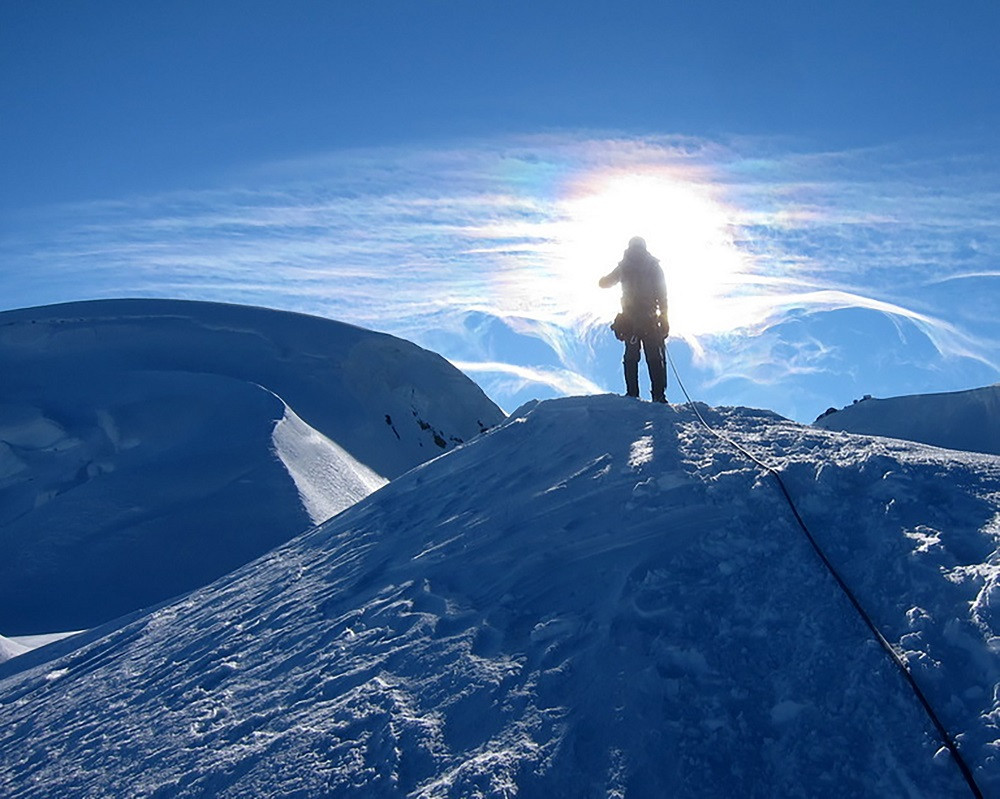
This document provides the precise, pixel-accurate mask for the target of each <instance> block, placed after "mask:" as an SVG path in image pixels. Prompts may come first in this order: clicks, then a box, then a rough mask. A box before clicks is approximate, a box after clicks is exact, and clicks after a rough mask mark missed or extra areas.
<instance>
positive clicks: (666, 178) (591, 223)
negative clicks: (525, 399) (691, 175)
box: [553, 170, 748, 340]
mask: <svg viewBox="0 0 1000 799" xmlns="http://www.w3.org/2000/svg"><path fill="white" fill-rule="evenodd" d="M559 219H560V221H559V223H558V224H557V239H558V241H556V242H553V244H554V245H555V249H556V251H555V252H554V253H553V255H554V256H555V258H556V259H557V261H558V262H559V267H558V268H559V270H560V272H562V278H563V279H564V281H565V284H566V286H567V287H570V286H571V287H572V290H571V291H570V290H569V289H567V290H568V293H569V296H568V297H567V299H568V300H569V301H570V302H571V303H573V307H574V308H575V309H576V311H577V312H578V313H580V314H581V315H586V316H587V317H589V318H590V319H591V320H592V321H593V322H595V323H596V322H600V321H604V320H607V319H609V318H611V317H613V316H614V314H615V313H616V312H617V310H618V307H619V306H618V298H619V292H618V291H607V290H602V289H599V288H598V287H597V278H598V277H600V276H601V275H603V274H606V273H607V272H610V271H611V269H612V268H613V267H614V266H615V264H617V263H618V261H619V260H620V259H621V257H622V254H623V252H624V250H625V247H626V245H627V244H628V240H629V239H630V238H632V237H633V236H642V237H643V238H645V239H646V242H647V245H648V248H649V251H650V252H651V253H652V254H653V255H655V256H656V257H657V258H659V259H660V263H661V264H662V265H663V268H664V272H665V274H666V279H667V292H668V301H669V304H670V324H671V335H672V336H681V337H684V338H687V339H689V340H693V339H695V338H697V337H698V336H702V335H706V334H711V333H719V332H723V331H726V330H731V329H732V328H733V327H734V324H733V322H734V320H732V319H729V318H727V316H728V315H727V313H726V312H725V308H724V305H725V303H724V302H723V300H724V299H725V297H726V296H727V294H728V293H729V292H730V291H731V290H732V289H734V288H735V287H736V286H738V284H739V283H740V282H741V278H742V277H745V276H746V275H747V267H748V264H747V256H746V255H745V254H744V253H742V252H741V251H740V250H739V249H738V247H737V246H736V244H735V243H734V241H733V238H732V234H731V214H730V213H729V212H728V211H727V209H726V208H725V206H724V205H723V204H722V203H720V202H719V201H718V200H716V199H714V198H713V197H712V194H711V191H710V190H709V188H708V187H707V186H705V185H704V184H699V183H696V182H693V181H691V180H690V179H686V178H684V177H680V176H678V175H677V174H674V173H671V172H668V171H664V170H658V171H654V172H643V173H641V174H636V173H618V174H614V173H613V174H602V175H597V176H591V177H589V178H587V179H585V180H583V181H581V182H580V183H579V184H577V185H576V186H574V187H573V190H572V191H571V193H570V194H569V196H567V197H566V198H565V199H563V200H562V201H561V203H560V208H559Z"/></svg>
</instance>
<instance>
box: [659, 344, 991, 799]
mask: <svg viewBox="0 0 1000 799" xmlns="http://www.w3.org/2000/svg"><path fill="white" fill-rule="evenodd" d="M664 349H665V350H667V348H666V347H664ZM666 357H667V360H668V362H669V363H670V369H671V371H672V372H673V373H674V377H675V378H676V380H677V385H678V386H680V388H681V391H682V392H683V393H684V396H685V398H686V399H687V401H688V405H690V406H691V409H692V410H693V411H694V412H695V415H696V416H697V417H698V420H699V421H700V422H701V423H702V425H704V427H705V429H706V430H708V432H710V433H711V434H712V435H714V436H715V437H716V438H718V439H719V440H720V441H722V442H723V443H725V444H728V445H729V446H731V447H732V448H733V449H735V450H737V451H738V452H740V453H742V454H743V455H744V456H745V457H747V458H748V459H750V460H751V461H753V462H754V463H755V464H756V465H757V466H759V467H760V468H761V469H763V470H764V471H765V472H767V473H768V474H770V475H771V476H772V477H774V479H775V481H776V482H777V485H778V488H779V489H780V491H781V494H782V496H783V497H784V498H785V501H786V502H787V503H788V507H789V508H791V511H792V515H793V516H794V517H795V521H796V522H798V525H799V527H800V528H801V529H802V532H803V533H805V536H806V539H807V540H808V541H809V543H810V544H811V545H812V548H813V550H814V551H815V552H816V554H817V555H818V556H819V559H820V561H821V562H822V563H823V565H824V566H826V569H827V571H828V572H829V573H830V574H831V575H832V576H833V579H834V580H835V581H836V583H837V585H839V586H840V589H841V590H842V591H843V592H844V595H845V596H846V597H847V598H848V600H850V603H851V605H853V606H854V609H855V610H856V611H857V613H858V615H859V616H860V617H861V619H862V621H864V623H865V624H866V625H867V627H868V629H869V630H870V631H871V634H872V636H873V637H874V638H875V640H876V641H878V642H879V644H880V645H881V646H882V649H884V650H885V652H886V654H887V655H888V656H889V658H890V659H891V660H892V662H893V663H895V664H896V666H897V668H898V669H899V671H900V673H901V674H902V675H903V678H904V679H905V680H906V682H907V683H908V684H909V686H910V688H911V689H912V690H913V693H914V695H915V696H916V697H917V699H918V700H919V701H920V704H921V705H922V706H923V708H924V711H925V712H926V713H927V716H928V717H929V718H930V720H931V722H932V723H933V725H934V727H935V729H936V730H937V732H938V735H939V736H940V737H941V740H942V741H943V743H944V745H945V746H946V747H947V749H948V751H949V752H951V756H952V757H953V758H954V759H955V763H956V765H957V766H958V769H959V771H961V772H962V776H963V777H964V778H965V782H966V783H967V784H968V786H969V790H970V791H972V795H973V796H975V797H977V799H982V796H983V794H982V791H980V790H979V786H978V785H977V784H976V778H975V777H974V776H973V774H972V770H971V769H970V768H969V765H968V763H966V762H965V758H964V757H962V753H961V752H959V750H958V744H957V743H956V742H955V739H954V738H952V736H951V734H950V733H949V732H948V730H947V728H946V727H945V726H944V723H943V722H942V721H941V719H940V718H939V717H938V715H937V713H936V712H935V710H934V708H933V707H932V706H931V703H930V701H929V700H928V699H927V697H926V696H925V695H924V692H923V691H922V690H921V688H920V686H919V685H918V684H917V681H916V679H915V678H914V677H913V674H912V673H911V672H910V669H909V668H908V667H907V665H906V662H905V661H904V660H903V659H902V657H900V655H899V653H898V652H897V651H896V650H895V649H894V648H893V646H892V644H890V643H889V641H888V640H886V638H885V636H884V635H882V633H881V631H880V630H879V629H878V627H877V626H876V625H875V622H874V621H873V620H872V617H871V616H869V615H868V612H867V611H866V610H865V609H864V606H862V604H861V601H860V600H859V599H858V598H857V596H856V595H855V594H854V592H853V591H852V590H851V588H850V586H849V585H848V584H847V583H846V582H845V580H844V578H843V577H841V575H840V572H838V571H837V569H836V567H835V566H834V565H833V563H831V562H830V559H829V558H828V557H827V556H826V553H825V552H824V551H823V549H822V547H820V545H819V542H818V541H817V540H816V538H815V537H814V536H813V534H812V532H810V530H809V528H808V526H806V523H805V520H804V519H803V518H802V514H801V513H799V509H798V508H797V507H796V505H795V502H794V501H793V500H792V495H791V494H790V493H789V492H788V487H787V486H786V485H785V481H784V479H782V477H781V473H780V472H779V471H778V470H777V469H776V468H775V467H774V466H771V465H770V464H769V463H766V462H765V461H763V460H761V459H760V458H758V457H757V456H756V455H754V454H753V453H752V452H750V451H749V450H748V449H746V447H744V446H742V445H741V444H740V443H739V442H737V441H733V439H731V438H729V437H728V436H726V435H723V434H722V433H720V432H719V431H718V430H716V429H715V428H714V427H712V425H710V424H709V423H708V422H707V421H706V420H705V417H704V416H702V414H701V411H700V410H699V409H698V406H697V405H696V404H695V403H694V400H692V399H691V395H690V394H688V391H687V389H686V388H685V387H684V381H683V380H681V376H680V374H679V373H678V371H677V366H676V364H674V359H673V358H672V357H671V356H670V351H669V350H667V352H666Z"/></svg>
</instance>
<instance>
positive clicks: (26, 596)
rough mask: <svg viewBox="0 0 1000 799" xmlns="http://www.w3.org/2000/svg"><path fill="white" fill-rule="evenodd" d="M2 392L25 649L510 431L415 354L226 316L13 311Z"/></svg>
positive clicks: (248, 555)
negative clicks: (467, 445) (499, 429)
mask: <svg viewBox="0 0 1000 799" xmlns="http://www.w3.org/2000/svg"><path fill="white" fill-rule="evenodd" d="M0 374H2V375H3V380H2V382H0V633H2V634H3V635H6V636H8V637H11V636H23V635H29V634H40V633H51V632H56V631H61V630H75V629H80V628H85V627H91V626H94V625H95V624H99V623H103V622H105V621H108V620H110V619H113V618H115V617H117V616H119V615H121V614H124V613H127V612H130V611H133V610H135V609H137V608H140V607H144V606H151V605H154V604H157V603H159V602H162V601H164V600H166V599H168V598H170V597H173V596H176V595H178V594H181V593H185V592H187V591H190V590H191V589H193V588H197V587H199V586H202V585H205V584H206V583H208V582H211V581H212V580H214V579H216V578H218V577H221V576H222V575H224V574H226V573H228V572H229V571H231V570H232V569H234V568H236V567H238V566H240V565H242V564H244V563H247V562H248V561H250V560H252V559H254V558H255V557H258V556H260V555H262V554H263V553H265V552H267V551H268V550H270V549H272V548H273V547H274V546H277V545H278V544H281V543H283V542H285V541H287V540H289V539H290V538H292V537H293V536H295V535H297V534H298V533H300V532H302V531H303V530H305V529H306V528H308V527H309V526H311V525H312V524H314V523H316V522H319V521H323V520H324V519H327V518H329V517H330V516H332V515H334V514H336V513H338V512H339V511H341V510H343V509H344V508H345V507H348V506H349V505H351V504H353V503H354V502H356V501H358V500H359V499H361V498H363V497H364V496H366V495H368V494H369V493H370V492H372V491H373V490H375V489H376V488H378V487H379V486H381V485H383V484H384V483H385V482H386V481H387V480H388V479H390V478H392V477H395V476H397V475H399V474H402V473H403V472H405V471H406V470H407V469H410V468H412V467H413V466H415V465H417V464H419V463H422V462H423V461H426V460H428V459H429V458H432V457H435V456H436V455H438V454H440V453H441V452H443V451H445V450H447V449H450V448H453V447H454V446H455V445H456V444H457V443H459V442H460V441H462V440H465V439H468V438H471V437H473V436H475V435H477V434H478V433H479V432H480V431H481V430H482V429H484V428H485V427H488V426H491V425H493V424H496V423H497V422H499V421H500V420H501V419H502V418H503V414H502V412H501V411H500V410H499V409H498V408H497V407H496V406H495V405H494V404H493V403H492V402H491V401H490V400H489V399H487V397H486V396H485V395H484V394H483V393H482V391H481V390H480V389H479V387H478V386H476V385H475V384H474V383H473V382H472V381H471V380H469V379H468V378H466V377H465V376H464V375H462V374H461V373H460V372H459V371H458V370H457V369H455V368H454V367H452V366H451V365H450V364H448V363H447V362H446V361H445V360H444V359H442V358H441V357H440V356H438V355H435V354H433V353H430V352H427V351H426V350H422V349H420V348H419V347H416V346H415V345H413V344H410V343H408V342H405V341H402V340H400V339H396V338H393V337H391V336H386V335H382V334H378V333H374V332H371V331H366V330H361V329H359V328H355V327H351V326H349V325H344V324H341V323H338V322H332V321H329V320H325V319H319V318H316V317H310V316H304V315H301V314H292V313H285V312H280V311H271V310H266V309H262V308H249V307H243V306H232V305H218V304H211V303H194V302H180V301H166V300H109V301H98V302H85V303H72V304H67V305H56V306H49V307H44V308H30V309H25V310H19V311H9V312H5V313H0ZM9 651H11V650H10V649H9V648H8V647H5V648H4V650H3V652H9ZM3 656H4V655H3V654H2V653H0V658H2V657H3Z"/></svg>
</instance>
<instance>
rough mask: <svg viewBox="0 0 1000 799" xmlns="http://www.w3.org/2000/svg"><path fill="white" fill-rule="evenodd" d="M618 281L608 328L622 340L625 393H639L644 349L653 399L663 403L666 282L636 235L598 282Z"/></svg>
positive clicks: (604, 286)
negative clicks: (616, 306)
mask: <svg viewBox="0 0 1000 799" xmlns="http://www.w3.org/2000/svg"><path fill="white" fill-rule="evenodd" d="M618 283H621V284H622V312H621V313H620V314H618V316H617V317H616V318H615V321H614V324H612V325H611V329H612V330H614V332H615V336H616V337H617V338H618V339H619V340H620V341H624V342H625V359H624V364H625V393H626V395H628V396H629V397H638V396H639V357H640V352H644V353H645V355H646V368H647V369H649V382H650V388H651V390H652V391H651V393H652V395H653V402H666V401H667V364H666V347H665V342H666V338H667V336H668V335H669V334H670V323H669V322H668V321H667V284H666V281H665V280H664V277H663V268H662V267H661V266H660V262H659V261H658V260H657V259H656V258H654V257H653V256H652V255H650V254H649V252H648V251H647V250H646V241H645V240H644V239H642V238H641V237H639V236H636V237H635V238H633V239H631V240H630V241H629V243H628V249H627V250H625V257H624V258H622V260H621V261H619V263H618V266H616V267H615V268H614V269H613V270H612V271H611V272H610V274H607V275H605V276H604V277H602V278H601V279H600V281H598V284H599V285H600V287H601V288H602V289H607V288H611V287H612V286H614V285H616V284H618Z"/></svg>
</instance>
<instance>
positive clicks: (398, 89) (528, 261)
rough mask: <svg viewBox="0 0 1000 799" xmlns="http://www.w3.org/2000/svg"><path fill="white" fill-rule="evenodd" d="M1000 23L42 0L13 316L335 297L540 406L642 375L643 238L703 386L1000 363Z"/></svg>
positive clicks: (25, 55) (832, 381)
mask: <svg viewBox="0 0 1000 799" xmlns="http://www.w3.org/2000/svg"><path fill="white" fill-rule="evenodd" d="M998 34H1000V6H997V5H996V4H995V3H987V2H969V3H962V4H955V5H954V7H951V6H945V5H944V4H941V3H931V2H906V3H903V2H898V3H897V2H882V3H877V4H874V3H861V2H858V3H850V2H848V3H838V4H820V3H794V4H793V3H784V2H783V3H777V2H774V3H771V2H758V3H736V2H733V3H718V2H715V3H713V2H703V3H668V2H641V3H638V2H637V3H616V4H612V3H608V2H601V3H597V2H579V3H575V4H573V5H572V6H569V5H567V4H565V3H556V2H544V1H538V0H536V2H518V1H517V0H514V1H513V2H511V1H507V2H481V3H468V2H457V1H456V2H415V1H413V0H411V1H409V2H377V1H376V2H354V1H353V0H338V2H291V3H281V4H278V3H255V2H239V3H237V2H201V3H194V2H190V3H186V2H178V3H169V4H166V3H163V4H153V3H146V4H140V3H125V2H121V3H118V2H94V3H79V4H70V3H63V4H54V3H53V4H41V3H34V2H20V0H8V2H5V3H4V4H3V5H2V6H0V108H3V109H4V110H3V117H2V122H0V281H2V282H0V286H2V287H3V293H2V295H0V308H13V307H21V306H27V305H36V304H46V303H51V302H59V301H64V300H71V299H85V298H95V297H110V296H122V295H128V296H174V297H184V298H191V299H210V300H222V301H231V302H247V303H253V304H260V305H269V306H273V307H280V308H289V309H293V310H302V311H307V312H310V313H318V314H321V315H327V316H331V317H333V318H338V319H342V320H345V321H349V322H354V323H357V324H361V325H365V326H368V327H373V328H376V329H380V330H385V331H387V332H391V333H395V334H398V335H403V336H405V337H408V338H410V339H412V340H414V341H416V342H418V343H420V344H422V345H424V346H427V347H430V348H432V349H435V350H437V351H438V352H441V353H442V354H443V355H445V356H446V357H448V358H450V359H451V360H453V361H454V362H456V363H457V364H459V365H460V366H461V367H462V368H463V369H465V370H466V371H467V372H468V373H469V374H470V375H471V376H473V377H474V378H475V379H476V380H477V381H478V382H480V383H481V385H483V386H484V388H485V389H486V390H487V392H488V393H489V394H490V395H491V396H493V397H494V399H496V400H497V401H498V402H499V403H500V404H501V405H502V406H503V407H505V408H506V409H508V410H511V409H513V407H515V406H516V405H517V404H519V403H520V402H521V401H524V400H525V399H528V398H531V397H536V396H537V397H545V396H553V395H557V394H562V393H578V392H589V391H604V390H613V391H621V390H622V385H621V377H620V368H621V367H620V358H621V353H620V351H619V344H618V343H617V342H616V341H614V339H613V338H611V336H610V334H609V333H608V332H607V328H606V325H607V322H608V321H609V320H610V318H611V317H613V316H614V313H615V309H616V302H617V298H616V296H615V295H614V292H601V291H599V290H598V289H596V280H597V277H599V276H600V275H601V274H603V273H604V272H606V271H608V270H609V269H610V268H611V267H612V266H613V265H614V263H615V262H616V261H617V259H618V258H619V257H620V255H621V251H622V249H623V248H624V246H625V244H626V243H627V240H628V238H629V237H630V236H632V235H636V234H639V235H644V236H645V237H646V238H647V240H649V242H650V247H651V249H652V250H653V252H654V254H657V255H659V256H660V257H661V258H662V260H663V262H664V265H665V267H666V271H667V279H668V289H669V292H670V298H671V318H672V326H673V333H674V334H673V335H672V337H671V341H670V346H671V353H672V355H673V357H674V359H675V360H676V362H677V365H678V366H679V367H680V368H681V371H682V375H683V376H684V378H685V382H686V383H687V386H688V388H689V390H690V391H691V392H692V393H693V394H694V395H695V396H696V397H697V398H699V399H704V400H705V401H708V402H710V403H713V404H747V405H754V406H759V407H769V408H772V409H774V410H776V411H778V412H779V413H782V414H784V415H787V416H790V417H791V418H795V419H799V420H803V421H809V420H811V419H812V418H814V417H815V416H816V415H817V414H818V413H820V412H821V411H823V410H824V409H825V408H826V407H827V406H829V405H843V404H846V403H849V402H850V401H851V400H852V399H853V398H856V397H859V396H861V395H862V394H874V395H876V396H890V395H894V394H903V393H914V392H926V391H946V390H956V389H961V388H968V387H973V386H977V385H984V384H988V383H992V382H996V381H997V380H1000V376H998V374H1000V355H998V349H997V344H998V341H1000V325H998V322H997V321H996V318H997V313H996V309H997V300H998V297H1000V292H998V285H1000V283H998V281H1000V155H998V152H997V146H996V133H995V131H996V130H997V129H998V124H1000V103H998V100H997V92H996V90H995V86H996V85H997V82H998V78H1000V50H998V48H996V46H995V42H996V40H997V36H998ZM668 393H669V396H670V398H671V399H672V400H673V401H678V400H680V399H681V397H680V394H679V392H678V391H677V389H676V387H674V386H671V388H670V389H669V391H668Z"/></svg>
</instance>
